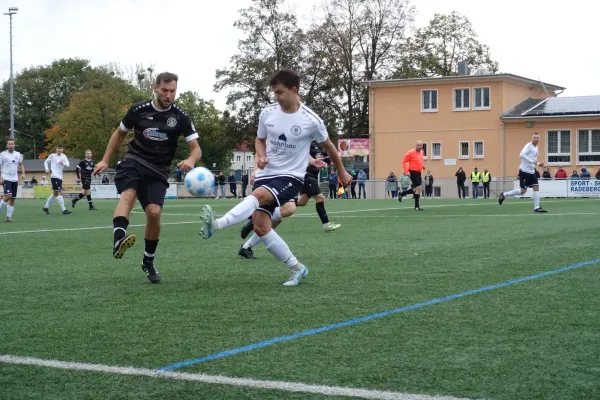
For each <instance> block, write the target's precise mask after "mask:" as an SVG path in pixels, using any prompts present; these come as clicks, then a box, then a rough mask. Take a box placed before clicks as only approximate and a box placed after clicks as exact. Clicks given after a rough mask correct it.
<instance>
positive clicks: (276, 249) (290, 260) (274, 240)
mask: <svg viewBox="0 0 600 400" xmlns="http://www.w3.org/2000/svg"><path fill="white" fill-rule="evenodd" d="M261 239H262V241H263V242H264V243H265V247H266V248H267V250H269V253H271V254H273V255H274V256H275V258H277V259H278V260H279V261H281V262H283V263H286V264H287V266H288V267H290V268H292V267H294V266H296V265H297V264H298V260H297V259H296V257H294V255H293V254H292V252H291V251H290V248H289V247H288V245H287V244H286V243H285V242H284V241H283V239H282V238H281V236H279V235H278V234H277V232H275V231H274V230H273V229H271V230H270V231H269V233H267V234H266V235H265V236H263V237H261Z"/></svg>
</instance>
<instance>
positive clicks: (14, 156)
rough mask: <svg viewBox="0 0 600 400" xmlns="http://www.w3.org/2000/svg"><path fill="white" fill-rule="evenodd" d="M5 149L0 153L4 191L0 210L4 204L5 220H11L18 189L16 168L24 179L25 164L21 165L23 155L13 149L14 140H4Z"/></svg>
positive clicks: (1, 181)
mask: <svg viewBox="0 0 600 400" xmlns="http://www.w3.org/2000/svg"><path fill="white" fill-rule="evenodd" d="M6 148H7V150H6V151H3V152H2V153H0V169H2V174H1V175H0V184H2V188H3V191H4V196H3V197H2V201H0V211H1V210H2V209H3V208H4V206H6V222H13V219H12V213H13V211H14V209H15V199H16V198H17V190H18V189H19V174H18V172H19V171H18V169H19V168H20V169H21V179H25V166H24V165H23V155H22V154H21V153H19V152H18V151H15V140H14V139H8V141H7V142H6Z"/></svg>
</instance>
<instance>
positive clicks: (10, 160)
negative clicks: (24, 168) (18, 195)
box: [0, 150, 23, 182]
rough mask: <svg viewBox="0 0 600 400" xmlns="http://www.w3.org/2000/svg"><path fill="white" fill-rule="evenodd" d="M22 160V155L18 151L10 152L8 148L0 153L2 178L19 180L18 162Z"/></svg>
mask: <svg viewBox="0 0 600 400" xmlns="http://www.w3.org/2000/svg"><path fill="white" fill-rule="evenodd" d="M22 162H23V155H22V154H21V153H19V152H18V151H13V152H12V153H11V152H9V151H8V150H6V151H3V152H2V153H0V168H2V180H3V181H9V182H19V164H20V163H22Z"/></svg>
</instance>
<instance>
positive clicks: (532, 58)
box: [0, 0, 600, 109]
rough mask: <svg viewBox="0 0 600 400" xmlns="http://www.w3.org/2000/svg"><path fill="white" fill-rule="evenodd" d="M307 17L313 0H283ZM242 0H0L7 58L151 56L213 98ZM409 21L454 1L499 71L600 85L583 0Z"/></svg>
mask: <svg viewBox="0 0 600 400" xmlns="http://www.w3.org/2000/svg"><path fill="white" fill-rule="evenodd" d="M288 2H289V3H291V4H294V5H295V6H294V9H295V10H297V13H298V17H299V19H301V20H304V21H306V20H308V17H309V12H310V11H311V8H312V7H313V6H315V5H317V4H320V2H321V0H305V1H304V2H300V1H298V0H288ZM250 4H251V1H250V0H222V1H207V0H196V1H193V0H187V1H185V0H169V1H166V0H162V1H158V0H118V1H117V0H0V11H2V13H4V12H7V11H8V8H9V7H12V6H15V7H18V8H19V12H18V14H17V15H16V16H14V17H13V38H14V39H13V65H14V70H15V71H19V70H21V69H23V68H25V67H32V66H36V65H44V64H49V63H51V62H52V61H53V60H55V59H59V58H68V57H78V58H84V59H88V60H90V62H91V63H92V65H102V64H107V63H109V62H115V63H118V64H120V65H121V66H122V67H123V68H128V67H132V66H135V65H136V64H143V65H151V64H153V65H154V66H155V68H156V70H157V71H164V70H168V71H172V72H175V73H177V74H178V75H179V78H180V80H179V92H180V93H181V92H183V91H185V90H192V91H195V92H197V93H199V94H200V96H201V97H203V98H204V99H207V100H214V101H215V104H216V105H217V107H218V108H220V109H224V108H225V95H226V92H220V93H215V92H214V91H213V85H214V83H215V71H216V70H217V69H219V68H223V67H226V66H227V65H228V63H229V60H230V57H231V56H232V55H233V54H235V53H236V50H237V44H238V40H239V39H240V38H241V37H243V32H240V31H239V30H238V29H236V28H235V27H234V26H233V23H234V22H235V21H236V20H237V19H238V18H239V14H238V11H239V10H240V9H241V8H245V7H248V6H249V5H250ZM412 4H413V5H414V6H415V8H416V10H417V14H416V20H415V26H416V27H422V26H425V25H427V23H428V22H429V20H430V19H431V18H432V17H433V15H434V14H435V13H450V12H452V11H458V12H459V13H461V14H463V15H465V16H466V17H467V18H468V19H469V20H470V21H471V23H472V24H473V27H474V29H475V31H476V32H477V33H478V35H479V40H480V41H481V42H482V43H484V44H487V45H488V46H489V47H490V48H491V53H492V57H493V58H494V59H495V60H497V61H499V63H500V72H505V73H513V74H517V75H522V76H525V77H528V78H532V79H541V80H542V81H544V82H547V83H552V84H555V85H559V86H563V87H566V88H567V90H566V91H565V92H564V93H563V94H562V96H582V95H600V79H597V77H596V74H597V73H598V72H599V71H600V52H599V51H597V50H594V48H596V46H593V44H594V43H596V41H597V40H596V39H597V38H598V35H597V32H595V30H596V29H597V28H596V27H597V23H598V22H597V16H598V15H600V2H598V1H592V0H571V1H569V2H568V3H567V2H557V1H555V0H554V1H553V0H549V1H548V0H546V1H539V0H503V1H498V0H487V1H482V0H413V1H412ZM1 17H2V19H0V79H2V80H8V79H9V76H10V73H9V71H10V63H9V54H10V53H9V47H10V46H9V18H8V16H5V15H1Z"/></svg>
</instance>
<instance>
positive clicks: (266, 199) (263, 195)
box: [252, 187, 275, 206]
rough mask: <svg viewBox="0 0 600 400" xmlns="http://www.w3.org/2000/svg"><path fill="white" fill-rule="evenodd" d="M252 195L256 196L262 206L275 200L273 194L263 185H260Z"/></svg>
mask: <svg viewBox="0 0 600 400" xmlns="http://www.w3.org/2000/svg"><path fill="white" fill-rule="evenodd" d="M252 196H254V197H256V199H257V200H258V204H259V205H260V206H265V205H269V204H271V203H272V202H273V200H275V198H274V197H273V194H271V192H269V191H268V190H267V189H265V188H263V187H259V188H257V189H256V190H255V191H253V192H252Z"/></svg>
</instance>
